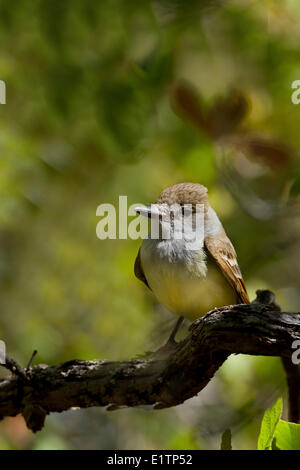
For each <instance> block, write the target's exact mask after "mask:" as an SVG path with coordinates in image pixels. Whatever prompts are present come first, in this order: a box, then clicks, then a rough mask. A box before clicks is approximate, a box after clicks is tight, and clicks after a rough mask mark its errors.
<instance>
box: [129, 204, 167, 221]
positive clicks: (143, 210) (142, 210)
mask: <svg viewBox="0 0 300 470" xmlns="http://www.w3.org/2000/svg"><path fill="white" fill-rule="evenodd" d="M134 210H135V211H136V212H137V213H138V214H141V215H143V216H144V217H149V218H151V217H153V218H155V219H157V218H159V217H162V216H163V215H164V214H163V213H162V211H161V210H160V209H159V207H158V205H157V204H151V206H137V207H135V208H134Z"/></svg>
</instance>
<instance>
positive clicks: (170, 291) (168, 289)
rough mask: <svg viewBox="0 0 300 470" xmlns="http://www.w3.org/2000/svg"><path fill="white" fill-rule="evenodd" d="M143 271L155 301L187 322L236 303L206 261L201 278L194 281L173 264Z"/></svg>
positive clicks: (219, 277) (232, 294)
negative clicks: (204, 274)
mask: <svg viewBox="0 0 300 470" xmlns="http://www.w3.org/2000/svg"><path fill="white" fill-rule="evenodd" d="M147 268H148V269H147ZM144 271H145V275H146V278H147V281H148V284H149V286H150V288H151V289H152V291H153V293H154V295H155V296H156V297H157V299H158V301H159V302H160V303H161V304H163V305H164V306H165V307H166V308H167V309H168V310H170V311H171V312H173V313H175V314H177V315H183V316H184V317H186V318H188V319H189V320H195V319H196V318H199V317H201V316H203V315H205V314H206V313H207V312H208V311H209V310H212V309H213V308H215V307H221V306H223V305H231V304H235V303H236V297H235V294H234V291H233V289H232V288H231V286H230V285H229V284H228V282H227V281H226V279H225V278H224V276H223V275H222V274H221V272H220V271H219V269H218V268H217V266H216V265H215V264H214V263H213V262H210V261H208V263H207V273H206V276H205V277H195V276H193V275H192V274H191V273H190V272H189V271H188V270H187V269H185V268H184V267H183V266H182V265H176V264H173V265H170V264H168V265H164V264H159V265H157V266H155V265H153V266H152V267H151V268H150V269H149V267H148V266H147V267H146V269H145V266H144Z"/></svg>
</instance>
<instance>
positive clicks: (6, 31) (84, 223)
mask: <svg viewBox="0 0 300 470" xmlns="http://www.w3.org/2000/svg"><path fill="white" fill-rule="evenodd" d="M299 20H300V6H299V2H298V1H296V0H280V1H279V0H274V1H272V0H264V1H258V0H252V1H251V0H239V1H238V0H235V1H233V0H232V1H231V0H227V1H225V0H219V1H218V0H206V1H203V0H201V1H200V0H199V1H196V0H193V1H190V2H184V0H176V1H167V0H161V1H159V0H157V1H145V0H127V1H126V2H123V1H121V0H104V1H101V2H95V1H94V0H72V1H70V0H64V1H58V0H51V2H46V1H45V0H32V1H31V2H25V1H22V0H15V1H14V2H13V4H12V3H11V2H9V1H8V0H0V42H1V55H0V79H1V80H4V81H5V82H6V87H7V104H6V105H0V146H1V158H0V252H1V255H0V290H1V297H0V298H1V317H0V338H1V339H4V340H5V341H6V345H7V353H8V355H10V356H12V357H14V358H15V359H16V360H18V361H19V362H20V363H21V364H26V363H27V361H28V359H29V357H30V356H31V353H32V351H33V349H35V348H37V349H38V356H37V358H36V361H38V362H40V363H47V364H54V363H58V362H61V361H64V360H69V359H74V358H80V359H94V358H108V359H122V358H128V357H134V356H137V355H138V354H142V353H143V352H144V351H146V350H149V349H151V348H153V347H154V345H155V344H156V345H157V343H158V342H161V341H162V339H163V338H164V337H166V336H167V334H168V331H169V329H170V328H171V325H172V323H170V315H169V314H168V313H167V312H165V311H163V310H162V308H161V307H159V306H158V305H157V304H156V303H155V299H153V297H152V295H151V293H149V292H147V291H146V289H145V288H144V286H143V285H142V284H141V283H139V282H138V281H137V280H136V279H135V278H134V275H133V263H134V259H135V255H136V252H137V250H138V246H139V243H140V242H139V241H133V240H105V241H100V240H98V239H97V238H96V231H95V230H96V224H97V221H98V220H97V217H96V208H97V206H98V205H99V204H101V203H103V202H108V203H113V204H117V203H118V197H119V195H127V196H128V204H129V205H130V204H132V203H137V202H140V203H141V202H143V203H147V202H150V201H153V200H155V199H156V197H157V196H158V195H159V193H160V192H161V190H162V189H164V188H165V187H167V186H170V185H172V184H174V183H177V182H182V181H195V182H201V183H202V184H204V185H205V186H207V187H208V188H209V194H210V200H211V203H212V205H213V206H214V208H215V209H216V210H217V212H218V213H219V214H220V217H221V218H222V221H223V222H224V225H225V227H226V230H227V232H228V234H229V236H230V237H231V239H232V240H233V242H234V244H235V246H236V249H237V252H238V255H239V261H240V265H241V268H242V271H243V274H244V278H245V281H246V284H247V287H248V290H249V293H250V296H251V297H252V298H253V297H254V295H255V290H256V289H258V288H260V289H262V288H269V289H271V290H273V291H275V293H276V295H277V298H278V300H279V302H280V303H281V304H282V306H283V308H284V309H286V310H291V311H296V310H297V309H298V306H299V301H300V284H299V283H300V281H299V279H300V265H299V263H298V259H299V256H300V240H299V235H298V234H299V229H300V219H299V210H298V208H299V192H300V165H299V163H298V158H299V157H298V155H297V152H295V151H294V150H293V149H298V148H299V147H300V132H299V115H300V108H298V107H297V106H296V105H293V104H292V102H291V93H292V90H291V83H292V82H293V81H294V80H296V79H299V78H300V48H299V43H300V42H299V39H300V37H299V36H300V32H299V28H298V24H299ZM180 84H185V85H184V86H185V87H186V91H187V93H190V94H192V99H191V102H190V104H189V106H188V113H187V114H185V113H184V112H183V108H182V107H180V103H179V108H178V106H177V107H176V104H177V105H178V101H177V102H176V99H175V102H174V96H175V95H174V93H175V92H176V90H177V91H178V87H179V86H182V85H180ZM232 90H240V91H239V92H238V94H237V95H234V94H233V95H232V93H234V92H233V91H232ZM235 93H237V92H235ZM234 96H235V97H236V98H235V99H233V98H234ZM243 97H244V98H243ZM191 104H192V105H193V106H195V107H196V108H195V109H196V111H197V112H198V113H199V112H200V115H202V114H203V115H205V116H206V118H205V119H206V120H207V122H208V120H209V122H210V123H214V125H213V129H214V132H212V131H211V129H212V127H210V128H209V129H208V128H207V127H205V126H203V125H201V124H200V125H199V119H198V118H197V116H198V117H199V114H196V118H197V119H196V121H197V122H196V123H195V119H194V118H195V115H194V114H193V113H192V114H191V110H193V109H194V108H193V106H192V107H191ZM197 106H198V108H197ZM201 113H202V114H201ZM208 130H210V132H208ZM278 158H279V162H280V166H278V164H277V165H276V163H278ZM265 208H267V209H265ZM161 333H162V336H163V338H162V337H161V335H160V334H161ZM284 390H285V377H284V373H283V370H282V367H281V363H280V361H279V360H278V359H276V358H256V357H248V356H234V357H231V358H230V359H229V360H228V361H227V362H226V364H225V365H224V366H223V367H222V368H221V370H220V371H219V373H218V374H217V376H216V377H215V378H214V379H213V381H212V382H211V383H210V384H209V385H208V387H207V388H206V389H205V390H203V391H202V392H201V394H200V395H199V397H195V398H193V399H191V400H189V401H188V402H187V403H185V404H183V405H181V406H178V407H176V408H174V409H170V410H162V411H155V412H151V411H150V412H149V411H146V410H144V409H133V410H122V411H118V412H115V413H112V414H109V413H107V412H105V410H101V409H89V410H79V411H78V410H77V411H68V412H65V413H63V414H61V415H59V414H54V415H51V416H50V417H49V418H47V424H46V427H45V429H44V430H43V431H42V432H40V433H38V434H37V435H36V436H33V435H32V434H31V433H30V432H29V431H27V430H26V428H25V426H24V423H23V419H22V418H21V417H16V418H7V419H5V420H4V421H2V422H1V423H0V448H2V449H12V448H17V449H18V448H33V449H56V448H57V449H72V448H76V449H87V448H96V449H114V448H116V449H117V448H119V449H125V448H139V449H148V448H152V449H181V448H186V449H194V448H201V449H209V448H216V449H217V448H219V445H220V444H219V443H220V436H221V435H222V433H223V431H224V430H225V429H227V428H230V429H231V431H232V436H233V441H234V443H235V446H236V448H240V449H249V448H250V449H251V448H252V449H254V448H255V447H256V442H257V436H258V433H259V428H260V418H261V416H262V413H263V411H264V410H265V408H266V407H268V406H269V405H270V404H271V403H272V402H273V401H274V400H275V399H276V397H278V396H279V395H281V394H282V393H283V392H284Z"/></svg>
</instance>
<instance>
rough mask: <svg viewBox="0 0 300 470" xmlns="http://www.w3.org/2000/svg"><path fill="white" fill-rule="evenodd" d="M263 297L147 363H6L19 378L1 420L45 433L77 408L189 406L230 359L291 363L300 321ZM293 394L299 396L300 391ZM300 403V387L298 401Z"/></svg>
mask: <svg viewBox="0 0 300 470" xmlns="http://www.w3.org/2000/svg"><path fill="white" fill-rule="evenodd" d="M265 295H266V291H263V292H260V291H258V299H257V300H256V301H255V302H253V303H252V304H250V305H236V306H234V307H232V306H231V307H222V308H219V309H215V310H213V311H211V312H209V313H207V314H206V315H205V316H204V317H202V318H200V319H198V320H196V321H195V322H194V323H193V324H192V325H191V327H190V332H189V334H188V335H187V337H186V338H184V339H183V340H182V341H181V342H179V343H174V344H168V345H167V346H165V347H162V348H160V349H159V350H158V351H156V352H154V353H152V354H150V355H149V356H147V357H145V358H138V359H132V360H128V361H122V362H110V361H81V360H72V361H69V362H66V363H63V364H60V365H56V366H40V365H37V366H34V367H29V368H26V369H22V368H21V367H20V366H18V365H17V364H16V363H15V362H14V361H13V360H11V359H8V358H7V364H6V367H7V368H8V369H10V370H11V371H12V372H13V375H12V377H11V378H9V379H5V380H1V381H0V418H3V417H5V416H15V415H17V414H18V413H22V414H23V416H24V418H25V420H26V423H27V426H28V427H29V428H30V429H32V430H33V431H38V430H40V429H41V428H42V427H43V425H44V420H45V417H46V415H47V414H49V413H51V412H53V411H58V412H60V411H64V410H68V409H70V408H72V407H80V408H87V407H90V406H107V410H115V409H118V408H121V407H134V406H139V405H150V406H153V408H154V409H159V408H166V407H171V406H175V405H179V404H180V403H183V402H184V401H185V400H187V399H188V398H191V397H193V396H195V395H197V393H199V392H200V391H201V390H202V389H203V388H204V387H205V386H206V385H207V384H208V382H209V381H210V380H211V379H212V377H213V376H214V374H215V372H216V371H217V370H218V368H219V367H220V366H221V365H222V364H223V362H224V361H225V360H226V359H227V357H228V356H229V355H230V354H233V353H235V354H252V355H260V356H261V355H262V356H279V357H281V358H282V360H283V361H285V362H286V364H288V363H289V362H290V361H291V355H292V353H293V352H294V350H293V349H292V343H293V341H295V340H300V314H298V313H297V314H295V313H281V312H279V311H278V308H277V306H278V304H276V302H275V300H274V297H272V295H271V294H270V298H268V300H267V302H268V303H269V305H264V304H262V303H260V301H261V299H263V300H264V301H265V302H266V297H264V296H265ZM293 393H294V394H295V393H296V395H297V390H296V391H295V388H294V392H293ZM297 398H299V388H298V397H297Z"/></svg>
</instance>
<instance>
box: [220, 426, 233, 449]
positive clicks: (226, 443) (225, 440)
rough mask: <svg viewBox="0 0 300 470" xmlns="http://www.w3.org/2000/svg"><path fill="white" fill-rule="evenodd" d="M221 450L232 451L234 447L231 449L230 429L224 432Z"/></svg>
mask: <svg viewBox="0 0 300 470" xmlns="http://www.w3.org/2000/svg"><path fill="white" fill-rule="evenodd" d="M220 449H221V450H232V447H231V431H230V429H225V431H224V432H223V434H222V440H221V447H220Z"/></svg>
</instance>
